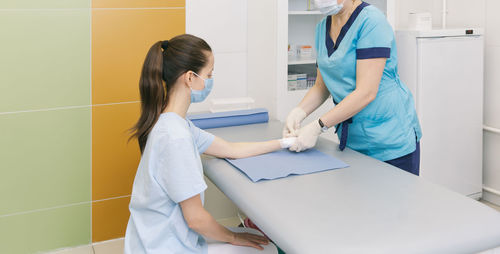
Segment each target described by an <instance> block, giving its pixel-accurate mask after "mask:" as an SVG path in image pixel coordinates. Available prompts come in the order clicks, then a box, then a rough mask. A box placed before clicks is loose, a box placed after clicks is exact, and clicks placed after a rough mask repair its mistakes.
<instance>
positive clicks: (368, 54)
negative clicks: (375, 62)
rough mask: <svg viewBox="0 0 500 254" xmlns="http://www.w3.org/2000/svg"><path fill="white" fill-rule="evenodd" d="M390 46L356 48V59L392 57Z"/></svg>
mask: <svg viewBox="0 0 500 254" xmlns="http://www.w3.org/2000/svg"><path fill="white" fill-rule="evenodd" d="M390 57H391V49H390V48H365V49H356V59H370V58H390Z"/></svg>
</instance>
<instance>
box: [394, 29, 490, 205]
mask: <svg viewBox="0 0 500 254" xmlns="http://www.w3.org/2000/svg"><path fill="white" fill-rule="evenodd" d="M483 33H484V32H483V30H482V29H448V30H430V31H396V41H397V47H398V60H399V74H400V77H401V80H402V81H403V82H404V83H405V84H406V85H407V86H408V87H409V89H410V90H411V92H412V93H413V96H414V98H415V105H416V109H417V114H418V117H419V119H420V124H421V126H422V132H423V137H422V140H421V143H420V145H421V160H420V176H421V177H423V178H425V179H427V180H429V181H431V182H434V183H436V184H439V185H442V186H445V187H447V188H449V189H451V190H453V191H456V192H458V193H461V194H463V195H466V196H469V197H471V198H475V199H479V198H481V195H482V160H483V153H482V150H483V58H484V55H483V52H484V36H483Z"/></svg>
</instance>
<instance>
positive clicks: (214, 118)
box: [188, 108, 269, 129]
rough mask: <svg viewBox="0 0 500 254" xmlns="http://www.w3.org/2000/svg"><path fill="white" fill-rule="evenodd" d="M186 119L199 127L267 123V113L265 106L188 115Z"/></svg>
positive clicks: (208, 127)
mask: <svg viewBox="0 0 500 254" xmlns="http://www.w3.org/2000/svg"><path fill="white" fill-rule="evenodd" d="M188 119H189V120H191V122H193V124H194V125H196V126H197V127H198V128H200V129H210V128H220V127H228V126H238V125H246V124H254V123H267V122H268V121H269V114H268V112H267V109H265V108H257V109H247V110H235V111H228V112H218V113H207V114H197V115H189V116H188Z"/></svg>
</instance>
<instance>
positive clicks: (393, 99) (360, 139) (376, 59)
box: [283, 0, 422, 175]
mask: <svg viewBox="0 0 500 254" xmlns="http://www.w3.org/2000/svg"><path fill="white" fill-rule="evenodd" d="M314 3H315V5H316V7H317V8H318V9H319V10H320V11H321V12H322V13H323V14H325V15H327V16H326V17H325V18H324V19H323V20H322V21H321V22H320V23H319V24H318V25H317V26H316V35H315V37H316V38H315V40H316V43H315V47H316V52H317V78H316V83H315V85H314V86H313V87H312V88H311V89H310V90H309V91H308V93H307V94H306V95H305V97H304V98H303V99H302V101H301V102H300V104H299V105H298V106H297V107H296V108H294V109H293V110H292V111H290V113H289V114H288V116H287V119H286V123H285V127H284V129H283V136H285V137H291V136H296V137H298V139H297V142H296V143H295V145H293V146H292V147H290V150H291V151H296V152H300V151H303V150H306V149H309V148H311V147H313V146H315V144H316V141H317V139H318V136H319V135H320V134H321V133H323V132H325V131H327V130H328V129H329V128H331V127H335V131H336V133H337V135H338V137H339V140H340V145H339V148H340V150H344V148H345V147H349V148H351V149H353V150H356V151H358V152H361V153H363V154H366V155H368V156H371V157H373V158H375V159H378V160H381V161H385V162H387V163H389V164H392V165H394V166H396V167H399V168H401V169H403V170H405V171H408V172H410V173H413V174H415V175H418V174H419V161H420V148H419V141H420V138H421V136H422V132H421V130H420V124H419V121H418V118H417V114H416V111H415V106H414V101H413V96H412V94H411V92H410V91H409V90H408V89H407V87H406V86H405V84H403V82H401V80H400V78H399V75H398V68H397V55H396V44H395V39H394V32H393V30H392V28H391V26H390V24H389V23H388V22H387V20H386V18H385V16H384V14H383V13H382V12H380V11H379V10H378V9H377V8H375V7H373V6H371V5H369V4H368V3H365V2H362V1H360V0H314ZM330 95H331V96H332V98H333V101H334V103H335V104H336V105H335V107H334V108H333V109H331V110H330V111H329V112H327V113H326V114H324V115H323V116H321V117H320V118H319V119H316V120H315V121H313V122H311V123H309V124H307V125H305V126H303V127H300V123H301V122H302V121H303V119H304V118H305V117H306V116H307V115H309V114H310V113H311V112H313V111H314V110H316V109H317V108H318V107H319V106H320V105H321V104H323V102H324V101H325V100H326V99H327V98H328V97H329V96H330Z"/></svg>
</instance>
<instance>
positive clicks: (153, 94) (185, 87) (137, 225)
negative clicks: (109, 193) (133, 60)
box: [125, 34, 294, 254]
mask: <svg viewBox="0 0 500 254" xmlns="http://www.w3.org/2000/svg"><path fill="white" fill-rule="evenodd" d="M213 68H214V56H213V54H212V50H211V48H210V46H209V45H208V44H207V43H206V42H205V41H204V40H203V39H200V38H198V37H195V36H192V35H187V34H185V35H180V36H177V37H175V38H172V39H171V40H169V41H158V42H156V43H155V44H153V46H152V47H151V49H150V50H149V52H148V53H147V55H146V58H145V60H144V65H143V68H142V74H141V78H140V82H139V90H140V94H141V115H140V117H139V120H138V121H137V123H136V125H135V126H134V128H133V136H132V138H137V140H138V142H139V146H140V149H141V153H142V157H141V161H140V164H139V167H138V169H137V174H136V176H135V180H134V185H133V190H132V197H131V200H130V218H129V221H128V225H127V231H126V235H125V253H130V254H140V253H254V252H255V253H277V249H276V247H275V246H274V245H273V244H270V243H269V242H268V240H267V238H265V237H264V236H262V235H261V234H259V233H258V232H257V231H255V230H252V229H238V230H239V231H241V232H233V231H237V230H236V229H233V231H231V230H229V229H227V228H225V227H223V226H221V225H220V224H218V223H217V222H216V221H215V219H214V218H213V217H212V216H211V215H210V214H209V213H208V212H207V211H206V210H205V209H204V208H203V202H204V199H203V196H204V195H203V194H204V191H205V189H206V188H207V185H206V183H205V181H204V179H203V168H202V165H201V160H200V154H201V153H205V154H208V155H212V156H216V157H220V158H243V157H249V156H255V155H259V154H263V153H268V152H272V151H275V150H279V149H282V148H288V147H290V146H291V145H292V144H293V142H294V138H288V139H281V140H270V141H266V142H255V143H230V142H226V141H224V140H223V139H221V138H218V137H215V136H214V135H212V134H210V133H208V132H205V131H203V130H201V129H199V128H197V127H196V126H194V125H193V123H192V122H191V121H189V120H187V119H186V112H187V111H188V108H189V106H190V104H191V103H196V102H201V101H203V100H204V99H205V98H206V97H207V96H208V94H209V93H210V90H211V89H212V86H213V77H212V71H213ZM206 239H211V240H210V241H209V242H210V243H207V241H206ZM260 250H263V251H260Z"/></svg>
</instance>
